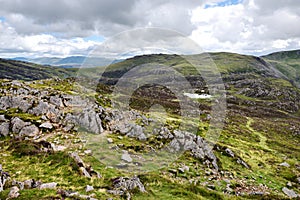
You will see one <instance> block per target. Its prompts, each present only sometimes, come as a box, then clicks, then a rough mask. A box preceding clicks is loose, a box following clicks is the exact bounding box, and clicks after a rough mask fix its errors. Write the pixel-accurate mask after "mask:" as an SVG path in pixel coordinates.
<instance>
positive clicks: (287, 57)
mask: <svg viewBox="0 0 300 200" xmlns="http://www.w3.org/2000/svg"><path fill="white" fill-rule="evenodd" d="M262 58H263V59H265V60H266V61H268V62H270V63H271V64H272V65H273V66H274V67H276V68H277V69H278V70H279V71H281V72H282V73H283V74H285V75H286V76H287V77H288V78H290V79H291V80H293V81H294V82H295V83H296V85H297V86H298V87H300V50H294V51H284V52H277V53H272V54H269V55H266V56H263V57H262Z"/></svg>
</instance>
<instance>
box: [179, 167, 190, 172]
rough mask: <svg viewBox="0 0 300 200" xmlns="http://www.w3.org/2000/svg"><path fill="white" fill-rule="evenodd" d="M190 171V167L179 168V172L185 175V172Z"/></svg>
mask: <svg viewBox="0 0 300 200" xmlns="http://www.w3.org/2000/svg"><path fill="white" fill-rule="evenodd" d="M189 170H190V168H189V167H188V166H183V167H179V168H178V171H179V172H180V173H184V172H186V171H189Z"/></svg>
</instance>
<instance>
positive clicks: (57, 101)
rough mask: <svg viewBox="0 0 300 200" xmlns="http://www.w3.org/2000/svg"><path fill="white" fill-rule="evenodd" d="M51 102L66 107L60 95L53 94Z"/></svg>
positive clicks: (59, 106)
mask: <svg viewBox="0 0 300 200" xmlns="http://www.w3.org/2000/svg"><path fill="white" fill-rule="evenodd" d="M49 102H50V103H51V104H53V105H55V106H56V107H58V108H62V107H64V104H63V100H62V99H61V98H60V97H59V96H51V97H50V99H49Z"/></svg>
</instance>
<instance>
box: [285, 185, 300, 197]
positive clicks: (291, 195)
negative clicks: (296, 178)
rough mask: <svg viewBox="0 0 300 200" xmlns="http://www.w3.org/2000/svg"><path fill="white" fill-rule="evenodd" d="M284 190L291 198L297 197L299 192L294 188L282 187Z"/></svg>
mask: <svg viewBox="0 0 300 200" xmlns="http://www.w3.org/2000/svg"><path fill="white" fill-rule="evenodd" d="M282 192H283V193H284V194H286V195H287V196H288V197H289V198H297V197H298V194H297V193H296V192H295V191H294V190H290V189H288V188H286V187H284V188H282Z"/></svg>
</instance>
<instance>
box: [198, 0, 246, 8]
mask: <svg viewBox="0 0 300 200" xmlns="http://www.w3.org/2000/svg"><path fill="white" fill-rule="evenodd" d="M242 2H243V0H226V1H221V2H217V3H210V4H205V5H204V7H205V8H212V7H225V6H230V5H237V4H240V3H242Z"/></svg>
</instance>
